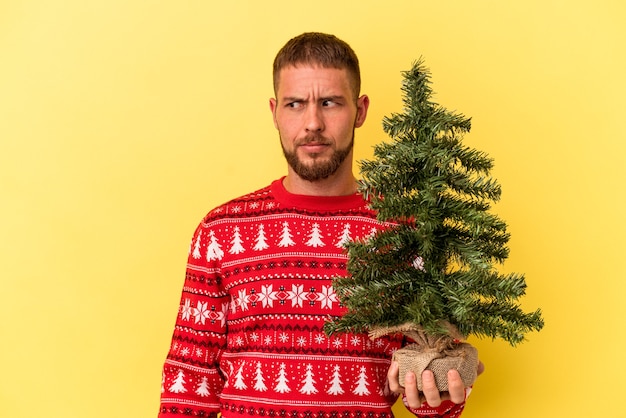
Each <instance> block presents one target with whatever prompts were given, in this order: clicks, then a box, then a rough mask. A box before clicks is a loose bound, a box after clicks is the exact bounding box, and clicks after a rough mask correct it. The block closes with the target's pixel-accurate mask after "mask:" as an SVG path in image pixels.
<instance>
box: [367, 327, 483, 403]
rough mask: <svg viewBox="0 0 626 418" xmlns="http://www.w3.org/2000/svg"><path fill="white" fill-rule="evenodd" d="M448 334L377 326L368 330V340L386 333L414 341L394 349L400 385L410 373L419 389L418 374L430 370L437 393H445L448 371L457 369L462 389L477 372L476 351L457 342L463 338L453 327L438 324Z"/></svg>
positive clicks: (463, 343) (419, 375)
mask: <svg viewBox="0 0 626 418" xmlns="http://www.w3.org/2000/svg"><path fill="white" fill-rule="evenodd" d="M442 325H443V326H444V328H446V329H447V331H448V335H438V336H433V335H430V334H427V333H425V332H424V330H422V329H421V328H420V327H418V326H415V325H414V324H410V323H409V324H403V325H399V326H395V327H381V328H375V329H372V330H371V331H370V338H372V339H375V338H378V337H381V336H383V335H386V334H393V333H401V334H404V335H406V336H407V337H409V338H411V339H412V340H413V341H415V344H411V345H407V346H406V347H404V348H402V349H400V350H397V351H396V352H395V353H394V355H393V358H392V359H393V360H394V361H397V362H398V364H399V366H400V384H401V385H402V384H403V383H404V378H405V375H406V373H407V371H409V370H411V371H413V373H415V377H416V378H417V388H418V389H419V390H422V387H423V386H422V372H423V371H424V370H426V369H428V370H431V371H432V372H433V374H434V375H435V382H436V383H437V388H438V389H439V391H447V390H448V371H449V370H451V369H455V370H458V372H459V374H460V375H461V380H463V383H464V384H465V387H469V386H471V385H472V384H473V383H474V381H475V380H476V377H477V373H478V350H476V348H475V347H473V346H472V345H470V344H468V343H465V342H461V340H462V339H463V336H462V335H460V334H459V332H458V330H457V329H456V327H455V326H454V325H452V324H450V323H448V322H442Z"/></svg>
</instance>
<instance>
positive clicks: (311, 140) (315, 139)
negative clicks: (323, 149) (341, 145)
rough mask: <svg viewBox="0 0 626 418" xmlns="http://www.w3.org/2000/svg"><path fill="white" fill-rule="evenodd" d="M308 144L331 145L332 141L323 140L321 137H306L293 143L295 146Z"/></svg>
mask: <svg viewBox="0 0 626 418" xmlns="http://www.w3.org/2000/svg"><path fill="white" fill-rule="evenodd" d="M308 144H320V145H331V144H332V141H330V140H328V139H327V138H324V137H323V136H322V135H307V136H305V137H303V138H301V139H299V140H297V141H296V143H295V145H296V146H299V145H308Z"/></svg>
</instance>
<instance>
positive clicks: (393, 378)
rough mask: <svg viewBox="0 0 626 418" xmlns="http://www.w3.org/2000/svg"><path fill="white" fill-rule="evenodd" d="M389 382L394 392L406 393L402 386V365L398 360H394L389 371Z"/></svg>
mask: <svg viewBox="0 0 626 418" xmlns="http://www.w3.org/2000/svg"><path fill="white" fill-rule="evenodd" d="M387 382H388V383H389V389H390V390H391V391H392V392H394V393H404V388H403V387H402V386H400V366H399V365H398V363H397V362H395V361H392V362H391V366H389V370H388V371H387Z"/></svg>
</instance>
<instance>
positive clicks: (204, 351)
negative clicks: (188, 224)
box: [159, 225, 229, 418]
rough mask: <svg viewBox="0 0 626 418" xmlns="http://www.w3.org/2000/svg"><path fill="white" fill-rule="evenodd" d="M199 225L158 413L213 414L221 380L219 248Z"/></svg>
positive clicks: (224, 307)
mask: <svg viewBox="0 0 626 418" xmlns="http://www.w3.org/2000/svg"><path fill="white" fill-rule="evenodd" d="M211 238H212V237H211V236H210V234H209V233H207V230H206V229H205V228H202V225H201V226H199V227H198V229H196V231H195V233H194V236H193V239H192V242H191V246H190V250H189V258H188V263H187V268H186V275H185V282H184V287H183V291H182V296H181V301H180V308H179V312H178V316H177V318H176V325H175V328H174V334H173V336H172V342H171V346H170V350H169V352H168V355H167V359H166V361H165V365H164V367H163V378H162V385H161V405H160V410H159V418H168V417H174V416H176V417H179V416H181V415H191V416H203V417H216V416H217V414H218V413H219V409H220V405H219V398H218V395H219V393H220V392H221V391H222V388H223V386H224V379H223V374H222V372H221V370H220V368H219V361H220V357H221V354H222V352H223V350H224V348H225V346H226V314H227V311H228V300H229V298H228V294H227V293H226V292H225V291H224V289H223V288H222V285H221V278H220V274H219V265H218V264H217V260H218V259H219V258H220V257H216V256H215V255H217V254H219V252H220V251H222V250H221V248H219V246H216V245H215V240H214V239H213V240H212V239H211Z"/></svg>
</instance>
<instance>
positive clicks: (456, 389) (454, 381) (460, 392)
mask: <svg viewBox="0 0 626 418" xmlns="http://www.w3.org/2000/svg"><path fill="white" fill-rule="evenodd" d="M448 391H449V393H450V400H451V401H452V402H454V403H456V404H459V403H463V401H465V385H464V384H463V380H461V375H460V374H459V372H458V371H457V370H448Z"/></svg>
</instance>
